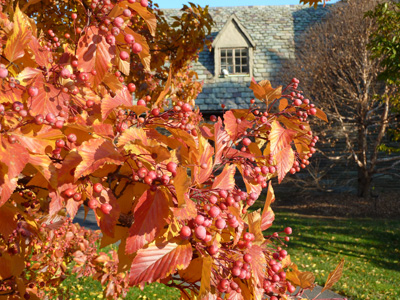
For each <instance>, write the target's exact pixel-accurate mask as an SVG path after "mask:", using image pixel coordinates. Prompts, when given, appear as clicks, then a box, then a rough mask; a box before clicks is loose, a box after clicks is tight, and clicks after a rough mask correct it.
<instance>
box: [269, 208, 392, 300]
mask: <svg viewBox="0 0 400 300" xmlns="http://www.w3.org/2000/svg"><path fill="white" fill-rule="evenodd" d="M286 226H291V227H292V228H293V235H292V237H293V238H292V239H291V241H290V242H289V243H288V246H289V247H288V252H289V253H290V254H291V258H292V261H293V262H295V263H296V264H297V265H298V266H299V268H300V269H302V270H303V271H306V270H307V271H311V272H313V273H314V274H315V275H316V281H317V283H319V284H320V285H323V284H324V283H325V281H326V279H327V277H328V274H329V272H331V271H332V270H334V269H335V267H336V265H337V264H338V263H339V261H340V259H341V258H342V257H343V258H344V259H345V265H344V272H343V276H342V278H341V280H340V281H339V282H338V283H337V284H335V285H334V286H333V288H332V290H333V291H335V292H337V293H339V294H341V295H344V296H346V297H349V298H351V299H353V300H358V299H371V300H380V299H387V300H395V299H400V288H399V286H400V263H399V260H400V220H376V219H351V218H321V217H314V216H304V215H298V214H293V213H289V212H278V213H277V216H276V221H275V223H274V226H273V227H272V230H276V231H281V230H283V228H284V227H286Z"/></svg>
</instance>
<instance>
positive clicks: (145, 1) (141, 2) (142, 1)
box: [140, 0, 149, 7]
mask: <svg viewBox="0 0 400 300" xmlns="http://www.w3.org/2000/svg"><path fill="white" fill-rule="evenodd" d="M140 5H141V6H143V7H147V6H149V1H147V0H140Z"/></svg>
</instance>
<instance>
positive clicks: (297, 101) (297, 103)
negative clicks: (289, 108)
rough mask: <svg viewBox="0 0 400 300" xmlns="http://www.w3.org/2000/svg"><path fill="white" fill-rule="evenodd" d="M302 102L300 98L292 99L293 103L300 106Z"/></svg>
mask: <svg viewBox="0 0 400 300" xmlns="http://www.w3.org/2000/svg"><path fill="white" fill-rule="evenodd" d="M302 103H303V101H301V100H300V99H295V100H294V101H293V104H294V105H295V106H300V105H301V104H302Z"/></svg>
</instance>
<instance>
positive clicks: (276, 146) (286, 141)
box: [268, 121, 296, 155]
mask: <svg viewBox="0 0 400 300" xmlns="http://www.w3.org/2000/svg"><path fill="white" fill-rule="evenodd" d="M295 135H296V131H294V130H291V129H285V128H283V127H282V126H281V124H280V123H279V122H278V121H274V122H273V123H272V125H271V133H270V134H269V136H268V138H269V140H270V149H271V154H272V155H275V154H276V153H278V152H279V151H281V150H282V149H284V148H286V147H287V146H288V145H290V143H291V142H292V140H293V137H294V136H295Z"/></svg>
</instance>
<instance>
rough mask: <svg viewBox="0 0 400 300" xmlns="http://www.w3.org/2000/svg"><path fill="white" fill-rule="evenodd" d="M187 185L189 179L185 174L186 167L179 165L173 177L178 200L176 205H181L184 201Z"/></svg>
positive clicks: (188, 184)
mask: <svg viewBox="0 0 400 300" xmlns="http://www.w3.org/2000/svg"><path fill="white" fill-rule="evenodd" d="M189 186H190V180H189V177H188V175H187V170H186V168H184V167H182V166H179V167H178V168H177V170H176V176H175V178H174V187H175V192H176V198H177V200H178V206H182V205H184V204H185V203H186V201H185V198H186V197H187V192H188V188H189Z"/></svg>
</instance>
